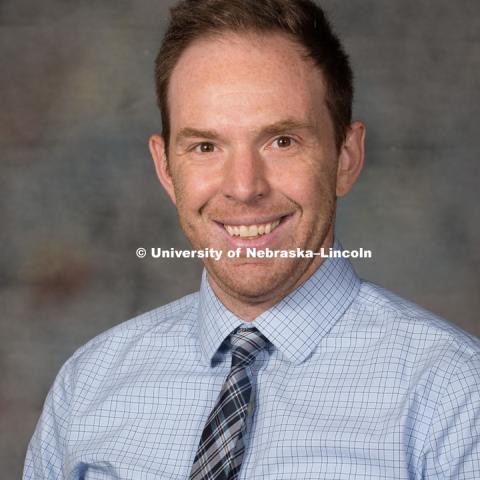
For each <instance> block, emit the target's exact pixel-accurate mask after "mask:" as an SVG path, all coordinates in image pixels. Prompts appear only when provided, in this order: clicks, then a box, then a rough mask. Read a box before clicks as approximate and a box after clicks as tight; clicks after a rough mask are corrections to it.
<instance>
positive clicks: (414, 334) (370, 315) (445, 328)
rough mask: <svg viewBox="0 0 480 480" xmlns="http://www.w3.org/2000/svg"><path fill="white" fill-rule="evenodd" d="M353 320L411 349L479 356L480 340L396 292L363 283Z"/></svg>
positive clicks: (355, 305) (353, 310)
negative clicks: (444, 350) (381, 332)
mask: <svg viewBox="0 0 480 480" xmlns="http://www.w3.org/2000/svg"><path fill="white" fill-rule="evenodd" d="M350 313H351V314H352V315H353V318H355V319H356V321H358V320H359V319H361V320H360V322H361V323H364V324H365V326H366V325H368V326H369V327H370V328H372V329H373V330H374V331H383V332H384V333H385V334H386V335H390V336H392V337H393V338H395V339H396V340H397V341H400V342H403V343H405V344H408V345H409V346H410V347H411V348H412V349H415V348H417V349H428V348H430V347H435V348H438V347H439V346H440V345H443V346H444V347H445V348H447V347H449V349H450V350H457V349H458V350H462V351H463V352H464V354H465V355H467V356H471V355H478V354H480V339H478V338H477V337H475V336H474V335H472V334H470V333H468V332H466V331H464V330H462V329H461V328H460V327H458V326H457V325H454V324H453V323H451V322H450V321H448V320H446V319H444V318H442V317H440V316H438V315H436V314H434V313H432V312H430V311H428V310H427V309H425V308H423V307H420V306H419V305H416V304H415V303H413V302H410V301H409V300H406V299H404V298H402V297H400V296H398V295H396V294H395V293H393V292H391V291H389V290H387V289H385V288H383V287H380V286H378V285H375V284H373V283H370V282H366V281H362V284H361V287H360V291H359V294H358V296H357V298H356V299H355V300H354V302H353V303H352V305H351V308H350Z"/></svg>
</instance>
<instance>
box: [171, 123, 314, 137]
mask: <svg viewBox="0 0 480 480" xmlns="http://www.w3.org/2000/svg"><path fill="white" fill-rule="evenodd" d="M313 128H314V127H313V125H311V124H310V123H306V122H300V121H298V120H294V119H290V118H288V119H286V120H280V121H278V122H275V123H272V124H270V125H266V126H265V127H263V128H261V129H260V133H259V136H264V135H278V134H280V133H284V132H286V131H288V130H304V129H309V130H313ZM189 138H205V139H208V140H215V139H219V138H222V135H221V134H220V133H218V132H217V131H216V130H202V129H197V128H192V127H185V128H182V129H181V130H180V131H179V132H178V133H177V135H176V137H175V140H176V142H177V143H179V142H181V141H182V140H187V139H189Z"/></svg>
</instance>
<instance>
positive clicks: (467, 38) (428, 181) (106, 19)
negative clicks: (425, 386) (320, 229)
mask: <svg viewBox="0 0 480 480" xmlns="http://www.w3.org/2000/svg"><path fill="white" fill-rule="evenodd" d="M172 3H173V2H170V1H163V0H162V1H159V0H155V1H154V0H138V1H135V2H133V1H127V0H103V1H101V2H93V1H86V0H78V1H75V2H73V1H67V0H42V1H35V0H1V1H0V37H1V43H0V54H1V75H0V145H1V163H0V168H1V175H0V217H1V218H0V222H1V223H0V225H1V233H2V235H1V237H0V238H1V240H0V241H1V243H0V248H1V250H0V285H1V295H0V311H1V317H0V338H1V345H0V366H1V368H0V372H1V375H0V452H1V453H0V472H2V473H1V476H2V478H5V479H13V478H18V477H19V476H20V471H21V466H22V463H23V457H24V453H25V449H26V445H27V441H28V439H29V437H30V435H31V433H32V431H33V428H34V424H35V422H36V420H37V418H38V416H39V414H40V410H41V406H42V403H43V400H44V398H45V395H46V393H47V390H48V388H49V386H50V384H51V383H52V381H53V379H54V376H55V374H56V372H57V371H58V369H59V367H60V365H61V364H62V363H63V362H64V361H65V360H66V358H67V357H68V356H69V355H70V354H71V353H72V352H73V351H74V350H75V349H76V348H77V347H79V346H80V345H81V344H83V343H84V342H85V341H87V340H88V339H90V338H91V337H93V336H94V335H96V334H97V333H99V332H101V331H103V330H105V329H107V328H108V327H110V326H112V325H114V324H116V323H119V322H121V321H123V320H126V319H128V318H129V317H131V316H133V315H135V314H137V313H140V312H144V311H146V310H149V309H152V308H154V307H156V306H158V305H160V304H163V303H165V302H167V301H169V300H172V299H174V298H176V297H178V296H180V295H183V294H185V293H187V292H190V291H193V290H195V289H196V288H197V285H198V278H199V272H200V266H199V265H198V264H195V263H192V262H191V261H188V260H183V261H167V260H163V261H160V260H157V261H155V260H143V261H142V260H139V259H137V258H136V257H135V249H136V248H137V247H139V246H145V247H151V246H159V247H171V246H176V247H184V246H186V243H185V241H184V239H183V236H182V234H181V232H180V231H179V228H178V226H177V221H176V217H175V214H174V211H173V209H172V207H171V206H170V205H169V203H168V202H167V198H166V195H165V194H164V193H163V192H162V191H161V189H160V186H159V184H158V183H157V180H156V177H155V174H154V169H153V166H152V164H151V161H150V158H149V154H148V150H147V138H148V135H149V134H150V133H153V132H155V131H158V130H159V115H158V113H157V111H156V107H155V100H154V93H153V81H152V63H153V59H154V56H155V53H156V50H157V47H158V44H159V40H160V38H161V36H162V33H163V29H164V26H165V23H166V18H167V10H168V7H169V6H170V5H171V4H172ZM324 5H325V6H326V7H327V10H328V11H329V12H330V13H331V18H332V20H333V21H334V23H335V24H336V26H337V30H338V31H339V32H340V33H341V35H342V36H343V38H344V41H345V44H346V46H347V49H348V51H349V52H350V54H351V58H352V62H353V65H354V68H355V71H356V91H357V97H356V104H355V111H356V116H357V117H358V118H361V119H363V120H364V121H365V122H366V124H367V126H368V141H367V165H366V169H365V171H364V173H363V175H362V177H361V180H360V181H359V183H358V185H357V186H356V187H355V189H354V191H353V192H352V194H351V195H350V196H349V197H348V198H346V199H345V200H342V201H341V204H340V207H339V210H340V211H339V218H338V229H337V232H338V234H339V237H340V239H341V240H342V241H343V243H344V246H345V247H347V248H354V247H359V246H363V247H365V248H370V249H372V250H373V252H374V258H373V259H372V260H363V261H358V262H356V263H355V265H356V268H357V270H358V272H359V273H360V274H361V275H362V276H364V277H367V278H369V279H370V280H373V281H375V282H377V283H381V284H383V285H385V286H386V287H388V288H390V289H392V290H394V291H396V292H398V293H400V294H401V295H403V296H405V297H408V298H410V299H412V300H414V301H416V302H417V303H419V304H421V305H423V306H425V307H427V308H429V309H431V310H433V311H434V312H436V313H439V314H441V315H443V316H445V317H447V318H449V319H451V320H452V321H453V322H456V323H457V324H458V325H460V326H462V327H463V328H465V329H467V330H469V331H470V332H473V333H475V334H477V335H480V323H479V319H478V311H479V310H480V295H479V292H480V288H479V287H480V279H479V263H480V248H479V245H480V215H479V208H478V190H479V179H480V175H479V173H480V167H479V151H480V140H479V138H480V136H479V134H478V132H479V127H478V118H479V113H480V112H479V110H480V102H479V91H480V68H479V67H480V44H479V40H480V3H479V2H478V1H477V0H459V1H457V2H451V1H450V0H423V1H422V0H393V1H388V2H387V1H385V0H361V1H360V0H349V1H342V2H340V1H334V0H328V1H325V2H324Z"/></svg>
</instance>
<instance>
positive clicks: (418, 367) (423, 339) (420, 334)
mask: <svg viewBox="0 0 480 480" xmlns="http://www.w3.org/2000/svg"><path fill="white" fill-rule="evenodd" d="M340 323H341V326H340V327H339V328H340V332H341V333H340V334H341V335H342V336H348V337H349V338H353V339H354V340H353V342H354V344H355V345H356V347H357V348H361V349H364V350H365V351H368V352H371V353H370V355H373V358H375V362H376V364H378V368H382V369H384V370H385V371H389V372H392V378H397V379H398V380H399V382H400V383H401V385H402V387H403V388H405V389H406V390H407V391H408V392H410V394H414V395H415V396H417V395H418V397H417V398H420V397H425V398H427V397H431V396H432V395H436V394H440V392H442V391H445V388H446V385H448V384H449V382H450V381H451V380H452V379H453V378H454V377H455V376H456V375H458V374H459V372H461V371H464V370H466V369H473V370H476V371H479V368H480V340H479V339H478V338H476V337H475V336H473V335H471V334H470V333H468V332H465V331H464V330H462V329H461V328H460V327H458V326H456V325H454V324H453V323H451V322H449V321H447V320H445V319H443V318H441V317H439V316H437V315H435V314H434V313H432V312H430V311H428V310H426V309H424V308H422V307H420V306H418V305H416V304H414V303H412V302H410V301H408V300H406V299H404V298H402V297H399V296H398V295H396V294H394V293H392V292H391V291H389V290H387V289H385V288H382V287H379V286H377V285H375V284H372V283H369V282H362V285H361V288H360V291H359V293H358V295H357V297H356V298H355V300H354V301H353V302H352V304H351V305H350V308H349V309H348V310H347V312H346V315H345V316H344V318H343V319H342V321H341V322H340ZM369 358H370V360H371V359H372V357H371V356H370V357H369ZM479 387H480V382H477V387H476V388H479Z"/></svg>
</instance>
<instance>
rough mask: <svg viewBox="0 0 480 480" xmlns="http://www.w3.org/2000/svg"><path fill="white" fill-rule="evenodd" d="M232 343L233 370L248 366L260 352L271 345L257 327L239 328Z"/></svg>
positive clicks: (233, 336)
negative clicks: (237, 367)
mask: <svg viewBox="0 0 480 480" xmlns="http://www.w3.org/2000/svg"><path fill="white" fill-rule="evenodd" d="M231 342H232V368H233V367H236V366H247V365H249V364H250V363H252V362H253V360H254V359H255V356H256V355H257V353H258V352H259V351H260V350H263V349H264V348H265V347H266V346H267V345H268V343H269V341H268V339H267V338H266V337H264V336H263V335H262V334H261V333H260V332H259V331H258V330H257V329H256V328H255V327H253V328H244V327H239V328H237V330H235V332H234V333H233V334H232V336H231Z"/></svg>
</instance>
